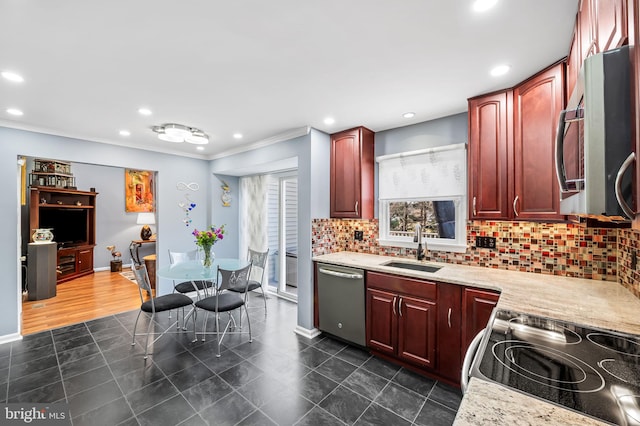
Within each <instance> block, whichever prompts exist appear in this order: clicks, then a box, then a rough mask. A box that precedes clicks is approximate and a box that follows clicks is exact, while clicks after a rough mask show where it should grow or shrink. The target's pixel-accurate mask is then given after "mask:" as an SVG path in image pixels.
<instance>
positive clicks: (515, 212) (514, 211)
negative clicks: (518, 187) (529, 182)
mask: <svg viewBox="0 0 640 426" xmlns="http://www.w3.org/2000/svg"><path fill="white" fill-rule="evenodd" d="M518 197H519V195H516V198H514V199H513V214H515V215H516V217H518V216H519V214H518V210H517V209H516V204H518Z"/></svg>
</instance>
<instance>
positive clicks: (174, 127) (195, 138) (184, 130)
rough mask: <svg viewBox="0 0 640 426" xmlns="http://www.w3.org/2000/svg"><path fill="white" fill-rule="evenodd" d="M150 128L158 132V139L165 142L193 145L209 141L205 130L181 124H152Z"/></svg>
mask: <svg viewBox="0 0 640 426" xmlns="http://www.w3.org/2000/svg"><path fill="white" fill-rule="evenodd" d="M151 130H153V131H154V132H156V133H157V134H158V139H160V140H163V141H166V142H175V143H182V142H188V143H192V144H195V145H205V144H208V143H209V135H207V134H206V133H205V132H203V131H202V130H200V129H196V128H195V127H189V126H185V125H183V124H176V123H167V124H163V125H161V126H153V127H152V128H151Z"/></svg>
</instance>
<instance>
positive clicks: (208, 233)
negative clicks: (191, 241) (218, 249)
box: [191, 225, 224, 268]
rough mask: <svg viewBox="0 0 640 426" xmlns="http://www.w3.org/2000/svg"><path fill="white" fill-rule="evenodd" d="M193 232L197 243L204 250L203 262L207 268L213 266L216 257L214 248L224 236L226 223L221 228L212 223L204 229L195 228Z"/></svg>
mask: <svg viewBox="0 0 640 426" xmlns="http://www.w3.org/2000/svg"><path fill="white" fill-rule="evenodd" d="M191 234H192V235H193V236H194V237H196V245H197V246H198V247H200V248H201V249H202V251H203V252H204V259H203V261H202V264H203V265H204V266H205V267H207V268H209V267H211V265H212V264H213V259H214V257H215V255H214V253H213V251H212V248H213V245H214V244H215V243H217V242H218V241H219V240H221V239H222V238H224V225H221V226H220V227H219V228H216V227H215V225H210V226H209V228H207V229H206V230H204V231H198V230H197V229H194V230H193V232H192V233H191Z"/></svg>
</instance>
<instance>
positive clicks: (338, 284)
mask: <svg viewBox="0 0 640 426" xmlns="http://www.w3.org/2000/svg"><path fill="white" fill-rule="evenodd" d="M364 291H365V288H364V271H363V270H362V269H355V268H347V267H344V266H336V265H328V264H324V263H319V264H318V314H319V328H320V330H322V331H324V332H327V333H329V334H332V335H334V336H336V337H339V338H341V339H343V340H346V341H348V342H352V343H355V344H358V345H360V346H365V344H366V342H365V319H364V315H365V314H364V313H365V300H364V298H365V294H364Z"/></svg>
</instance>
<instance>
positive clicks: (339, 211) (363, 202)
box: [330, 127, 374, 219]
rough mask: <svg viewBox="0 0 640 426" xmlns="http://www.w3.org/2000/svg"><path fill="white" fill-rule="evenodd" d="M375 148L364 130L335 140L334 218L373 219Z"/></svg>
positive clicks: (335, 137) (371, 138) (332, 144)
mask: <svg viewBox="0 0 640 426" xmlns="http://www.w3.org/2000/svg"><path fill="white" fill-rule="evenodd" d="M373 148H374V142H373V132H371V131H370V130H368V129H365V128H363V127H359V128H356V129H351V130H346V131H344V132H341V133H336V134H335V135H332V136H331V170H330V172H331V176H330V179H331V198H330V208H331V217H334V218H354V219H371V218H373V167H374V158H373V156H374V150H373Z"/></svg>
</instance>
